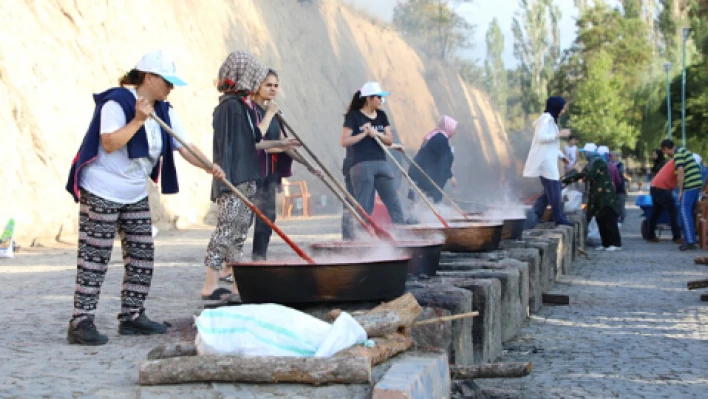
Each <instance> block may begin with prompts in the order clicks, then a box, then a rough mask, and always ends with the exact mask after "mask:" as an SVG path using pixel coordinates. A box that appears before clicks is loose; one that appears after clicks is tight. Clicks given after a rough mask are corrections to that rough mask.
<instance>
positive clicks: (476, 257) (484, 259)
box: [440, 251, 529, 321]
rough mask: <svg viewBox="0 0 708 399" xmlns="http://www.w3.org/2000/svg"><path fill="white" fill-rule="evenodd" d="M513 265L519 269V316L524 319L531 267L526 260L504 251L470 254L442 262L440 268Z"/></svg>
mask: <svg viewBox="0 0 708 399" xmlns="http://www.w3.org/2000/svg"><path fill="white" fill-rule="evenodd" d="M507 267H511V268H514V269H517V270H518V271H519V286H518V287H519V294H518V298H519V301H520V302H519V305H518V309H519V311H520V312H521V313H520V315H519V317H521V320H522V321H523V320H524V319H526V318H527V317H528V315H529V268H528V264H527V263H525V262H520V261H518V260H515V259H510V258H509V256H508V254H507V253H506V252H504V251H493V252H487V253H475V254H468V255H467V257H466V258H458V259H456V260H455V262H447V263H443V262H440V270H443V271H464V270H476V269H493V270H498V269H504V268H507Z"/></svg>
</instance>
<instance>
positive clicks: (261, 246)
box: [251, 179, 278, 260]
mask: <svg viewBox="0 0 708 399" xmlns="http://www.w3.org/2000/svg"><path fill="white" fill-rule="evenodd" d="M277 193H278V181H276V180H269V179H264V180H263V181H260V182H259V183H258V184H257V185H256V195H255V197H254V198H253V203H254V204H255V205H256V207H258V209H260V210H261V212H263V214H264V215H265V216H266V217H267V218H268V219H270V220H271V221H273V222H275V218H276V216H277V212H276V206H275V199H276V197H277ZM255 222H256V224H255V226H254V228H253V253H252V255H251V258H252V259H253V260H265V259H266V257H267V253H268V245H269V244H270V236H271V235H273V229H271V228H270V227H268V225H267V224H265V222H264V221H262V220H261V218H259V217H256V221H255Z"/></svg>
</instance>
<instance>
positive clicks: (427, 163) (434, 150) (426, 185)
mask: <svg viewBox="0 0 708 399" xmlns="http://www.w3.org/2000/svg"><path fill="white" fill-rule="evenodd" d="M456 130H457V121H456V120H454V119H452V118H451V117H449V116H447V115H442V116H440V118H439V119H438V124H437V126H436V127H435V129H433V130H431V131H430V132H429V133H428V134H426V135H425V137H424V138H423V145H421V147H420V149H419V150H418V153H417V154H416V155H415V157H414V158H413V161H414V162H415V163H416V164H417V165H418V166H420V168H421V169H422V170H423V171H424V172H425V174H427V175H428V176H429V177H430V178H431V179H432V180H433V181H434V182H435V184H436V185H437V186H438V187H440V188H442V189H444V188H445V184H446V183H447V181H448V180H450V184H452V186H453V187H455V186H457V181H456V180H455V177H454V176H453V174H452V162H453V161H454V159H455V157H454V155H453V153H452V147H451V146H450V139H451V138H452V136H454V135H455V132H456ZM408 175H409V176H410V177H411V179H412V180H413V182H415V184H416V185H417V186H418V187H419V188H420V189H421V190H422V191H423V192H424V193H425V195H427V196H428V197H430V198H431V199H432V200H433V201H434V202H440V201H442V197H443V195H442V193H441V192H440V191H439V190H438V189H436V188H435V186H433V184H432V183H431V182H430V180H428V178H426V177H425V176H423V174H422V173H420V170H418V168H416V167H415V166H413V165H411V166H410V168H409V169H408ZM412 194H413V192H412V191H411V192H409V194H408V196H409V198H411V197H412ZM411 199H412V198H411Z"/></svg>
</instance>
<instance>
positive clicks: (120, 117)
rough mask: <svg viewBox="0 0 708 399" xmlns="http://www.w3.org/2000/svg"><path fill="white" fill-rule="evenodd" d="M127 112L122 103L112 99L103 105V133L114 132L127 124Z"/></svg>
mask: <svg viewBox="0 0 708 399" xmlns="http://www.w3.org/2000/svg"><path fill="white" fill-rule="evenodd" d="M126 124H127V122H126V121H125V113H124V112H123V108H121V107H120V105H119V104H118V103H117V102H115V101H113V100H111V101H107V102H106V103H105V104H103V107H101V134H106V133H113V132H115V131H116V130H118V129H120V128H122V127H123V126H125V125H126Z"/></svg>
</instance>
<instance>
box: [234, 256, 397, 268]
mask: <svg viewBox="0 0 708 399" xmlns="http://www.w3.org/2000/svg"><path fill="white" fill-rule="evenodd" d="M410 260H411V257H410V256H397V257H393V258H385V259H374V260H370V261H358V262H357V261H351V260H342V261H339V260H337V261H328V262H317V259H314V261H315V262H316V263H315V264H310V263H306V262H305V261H304V260H301V259H288V260H266V261H255V262H254V261H251V262H235V263H230V264H229V266H231V267H271V268H272V267H322V266H339V267H346V266H353V265H357V266H360V265H364V264H366V265H376V264H381V263H387V264H388V263H392V262H408V261H410ZM288 262H292V263H288ZM294 262H297V263H294Z"/></svg>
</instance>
